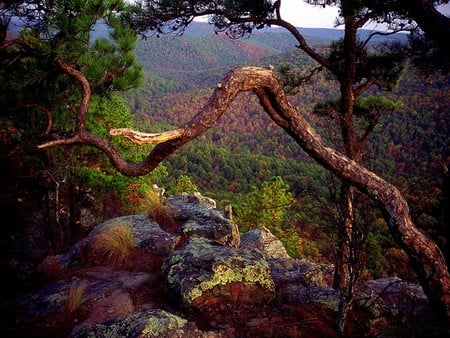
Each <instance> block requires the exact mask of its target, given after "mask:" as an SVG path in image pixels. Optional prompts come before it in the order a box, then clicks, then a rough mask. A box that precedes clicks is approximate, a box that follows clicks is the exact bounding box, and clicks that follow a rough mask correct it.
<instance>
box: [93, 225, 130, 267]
mask: <svg viewBox="0 0 450 338" xmlns="http://www.w3.org/2000/svg"><path fill="white" fill-rule="evenodd" d="M133 247H134V237H133V232H132V230H131V228H130V226H128V225H126V224H118V225H115V226H111V227H108V228H105V229H103V230H101V231H100V232H99V233H98V234H97V235H96V236H95V238H94V240H93V249H94V252H95V253H96V254H97V255H98V256H99V258H100V259H101V260H102V263H104V264H107V265H118V264H121V263H124V262H125V261H126V259H127V258H128V257H129V256H130V253H131V250H132V249H133Z"/></svg>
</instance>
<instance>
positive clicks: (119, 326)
mask: <svg viewBox="0 0 450 338" xmlns="http://www.w3.org/2000/svg"><path fill="white" fill-rule="evenodd" d="M88 337H89V338H90V337H96V338H106V337H108V338H109V337H140V338H151V337H158V338H164V337H167V338H169V337H170V338H178V337H179V338H181V337H192V338H203V337H210V338H214V337H221V335H220V333H215V332H202V331H199V330H198V329H197V327H196V325H195V324H194V323H192V322H188V321H187V320H185V319H183V318H181V317H179V316H177V315H174V314H171V313H168V312H166V311H164V310H147V311H145V312H135V313H133V314H130V315H128V316H126V317H122V318H118V319H115V320H112V321H108V322H104V323H99V324H96V325H94V326H92V327H88V328H84V329H82V330H81V331H79V332H77V333H75V334H73V335H71V338H88Z"/></svg>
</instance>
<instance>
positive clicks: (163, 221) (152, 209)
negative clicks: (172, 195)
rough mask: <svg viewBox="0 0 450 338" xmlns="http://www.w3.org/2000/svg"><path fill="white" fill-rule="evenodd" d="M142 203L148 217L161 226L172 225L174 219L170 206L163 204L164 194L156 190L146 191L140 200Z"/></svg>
mask: <svg viewBox="0 0 450 338" xmlns="http://www.w3.org/2000/svg"><path fill="white" fill-rule="evenodd" d="M142 205H143V207H144V208H145V210H147V215H148V217H149V218H151V219H153V220H154V221H155V222H156V223H158V224H159V225H161V226H163V227H167V226H169V227H170V226H172V225H173V224H174V223H175V220H174V218H173V215H172V211H171V210H170V207H168V206H167V205H164V196H162V195H161V194H160V193H158V192H156V191H149V192H147V194H146V196H145V198H144V199H143V200H142Z"/></svg>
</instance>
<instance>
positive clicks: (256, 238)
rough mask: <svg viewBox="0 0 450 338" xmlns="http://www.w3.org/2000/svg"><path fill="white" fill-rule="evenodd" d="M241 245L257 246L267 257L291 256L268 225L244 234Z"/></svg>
mask: <svg viewBox="0 0 450 338" xmlns="http://www.w3.org/2000/svg"><path fill="white" fill-rule="evenodd" d="M241 246H242V247H250V248H257V249H259V250H261V251H262V252H263V253H264V254H265V255H266V257H267V258H289V255H288V253H287V252H286V249H285V248H284V246H283V243H281V241H280V240H279V239H278V238H277V237H275V236H274V235H273V234H272V233H271V232H270V231H269V230H268V229H267V228H266V227H261V228H256V229H253V230H250V231H247V232H245V233H244V234H242V236H241Z"/></svg>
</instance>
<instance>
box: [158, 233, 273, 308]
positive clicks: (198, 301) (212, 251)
mask: <svg viewBox="0 0 450 338" xmlns="http://www.w3.org/2000/svg"><path fill="white" fill-rule="evenodd" d="M163 270H164V271H165V273H166V274H167V283H168V287H169V291H170V292H171V293H172V295H174V296H175V297H176V298H177V299H180V301H181V303H182V304H183V305H184V306H185V307H188V308H203V307H206V306H208V305H212V304H217V303H238V302H241V303H266V302H268V301H269V300H271V299H272V298H273V297H274V296H275V286H274V283H273V280H272V278H271V276H270V269H269V265H268V263H267V261H266V260H265V259H264V256H263V255H262V254H261V253H260V252H259V251H258V250H250V249H248V248H233V247H229V246H223V245H219V244H214V243H211V242H208V241H207V240H205V239H201V238H195V237H193V238H191V239H189V241H188V242H187V243H186V245H185V246H184V247H182V248H180V249H179V250H177V251H174V252H173V253H172V255H170V256H169V257H168V258H167V259H166V261H165V262H164V265H163Z"/></svg>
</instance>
